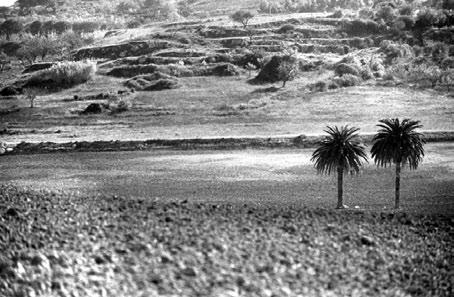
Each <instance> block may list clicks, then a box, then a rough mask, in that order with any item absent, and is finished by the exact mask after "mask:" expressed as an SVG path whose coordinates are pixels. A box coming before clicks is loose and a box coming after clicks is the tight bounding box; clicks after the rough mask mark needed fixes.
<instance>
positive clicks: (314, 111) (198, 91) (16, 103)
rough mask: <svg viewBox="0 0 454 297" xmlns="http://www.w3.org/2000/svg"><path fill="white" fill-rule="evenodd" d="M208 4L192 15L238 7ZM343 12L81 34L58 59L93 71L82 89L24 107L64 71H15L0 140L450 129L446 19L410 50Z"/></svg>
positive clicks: (8, 79)
mask: <svg viewBox="0 0 454 297" xmlns="http://www.w3.org/2000/svg"><path fill="white" fill-rule="evenodd" d="M237 2H241V3H243V4H244V5H250V4H252V1H251V2H247V1H237ZM87 3H91V4H96V1H93V2H87ZM112 3H113V2H112ZM212 3H214V2H210V1H198V2H196V3H194V4H193V5H194V7H199V8H200V10H206V11H211V9H214V8H216V9H218V8H219V9H229V7H231V8H234V7H236V6H235V5H236V4H235V3H236V2H235V1H229V2H228V3H227V2H225V3H224V2H223V3H224V5H223V6H218V5H211V4H212ZM87 5H88V4H87ZM344 14H345V15H330V14H329V13H324V12H318V13H281V14H272V15H268V14H258V15H256V16H255V17H254V18H253V19H252V20H251V21H250V23H249V25H248V27H247V28H246V29H244V28H242V26H241V25H239V24H238V23H234V22H233V21H232V20H231V19H230V18H229V16H228V15H220V16H215V17H210V18H202V19H193V20H179V21H173V22H171V21H161V22H151V23H147V24H145V25H141V26H138V27H137V28H118V29H104V30H103V29H98V30H97V31H95V32H94V33H81V35H80V36H82V38H88V39H90V43H89V44H88V45H87V46H85V47H82V48H75V49H74V50H72V51H70V52H68V54H65V55H64V56H62V57H60V58H59V59H61V60H75V61H76V62H75V64H74V63H73V64H70V65H79V64H77V63H80V65H86V64H84V63H86V62H84V61H85V60H87V59H88V60H90V61H92V62H89V63H88V64H90V65H92V64H93V65H94V64H96V72H94V73H93V76H89V77H87V79H88V81H87V82H82V83H77V85H71V86H70V87H65V88H62V87H58V88H57V89H55V90H51V91H50V92H42V91H40V92H37V93H36V94H35V95H33V96H37V97H36V100H35V101H34V108H29V107H28V105H29V104H30V103H29V102H27V99H26V98H27V97H26V95H27V94H25V93H24V92H26V91H27V89H28V88H29V87H27V85H26V84H27V83H29V84H30V85H29V86H31V87H32V88H31V89H32V91H33V92H36V91H37V89H39V88H40V86H42V85H43V84H44V85H46V84H47V88H49V87H50V83H51V81H49V80H45V81H42V80H40V79H39V77H40V76H42V74H43V73H45V71H47V70H46V69H43V68H49V67H54V68H55V67H57V66H58V65H60V64H58V63H57V64H56V65H54V64H55V63H54V62H52V61H50V63H47V64H37V65H33V66H29V67H27V68H26V69H25V70H24V68H22V66H20V64H18V66H17V67H16V68H13V69H12V70H14V71H6V72H3V73H2V74H1V75H2V77H4V79H2V81H1V83H2V85H3V86H8V88H10V89H8V88H7V89H4V90H5V94H6V93H7V92H12V95H11V96H9V95H6V96H4V97H2V99H1V100H0V108H1V114H2V121H1V122H0V131H1V133H2V138H3V139H4V141H6V142H8V143H18V142H20V141H35V142H36V141H49V140H50V141H57V142H68V141H79V140H90V141H93V140H120V139H123V140H134V139H137V140H143V139H150V138H188V137H189V138H197V137H224V136H254V135H259V136H269V135H288V134H292V135H299V134H320V133H322V131H323V129H324V127H325V126H326V125H328V124H330V125H333V124H335V125H343V124H350V125H355V126H357V127H359V128H361V129H362V131H363V132H364V133H372V132H374V131H375V129H376V128H375V125H376V123H377V121H378V120H380V119H382V118H387V117H409V118H416V119H419V120H421V121H422V122H423V124H424V127H425V129H426V130H429V131H446V130H448V131H449V130H454V119H453V117H452V114H453V112H454V105H453V104H452V98H453V97H452V90H453V88H452V75H453V71H452V67H453V66H452V65H453V63H451V62H450V61H451V60H452V58H451V57H450V56H449V55H452V53H453V51H451V50H450V49H449V47H448V45H446V44H445V43H443V42H444V41H445V40H447V39H449V38H451V37H450V36H453V35H451V34H449V33H450V30H452V28H451V27H449V23H448V21H446V22H447V24H448V25H447V26H445V27H440V28H433V29H430V28H429V29H428V31H427V32H426V33H425V35H424V39H425V43H426V45H425V46H418V45H417V44H415V45H413V46H410V45H409V44H406V43H403V42H401V41H399V39H398V38H403V37H405V36H406V37H405V38H408V40H409V41H408V42H410V41H411V38H413V37H412V34H415V33H413V32H412V31H411V30H413V29H411V28H408V29H405V31H403V32H404V33H405V36H403V35H402V36H395V34H396V32H395V31H393V30H392V28H391V27H389V26H385V25H382V24H380V23H379V22H376V21H373V20H367V19H357V18H355V15H354V14H352V12H349V11H346V12H344ZM65 34H66V33H65ZM71 34H72V33H71ZM80 36H79V37H77V36H74V35H69V38H75V37H77V38H81V37H80ZM51 38H54V37H52V36H51ZM55 38H57V39H58V38H59V37H58V35H57V36H56V37H55ZM413 39H414V38H413ZM411 42H415V41H414V40H413V41H411ZM6 44H7V43H6ZM285 55H287V56H290V57H291V59H292V61H295V63H294V67H295V70H296V71H297V73H298V74H297V75H296V76H295V77H291V78H290V79H289V80H290V81H289V82H288V83H286V84H285V87H282V85H283V81H282V79H281V78H279V77H277V76H276V73H277V71H278V69H279V67H278V66H279V63H281V62H279V61H280V60H279V58H276V57H275V58H273V56H285ZM49 59H51V57H49ZM273 59H274V60H273ZM276 59H277V60H276ZM47 61H48V62H49V60H47ZM272 61H274V62H273V63H275V64H274V66H273V63H271V62H272ZM71 63H72V62H71ZM276 63H277V64H276ZM450 63H451V64H450ZM88 64H87V65H88ZM268 64H269V66H266V65H268ZM62 65H65V64H64V63H63V64H62ZM395 65H403V66H404V67H399V66H397V67H396V66H395ZM65 67H66V66H65ZM68 67H69V66H68ZM71 67H72V66H71ZM74 67H76V66H74ZM77 67H78V66H77ZM81 67H86V66H81ZM89 67H91V66H89ZM267 67H268V68H267ZM273 67H274V68H273ZM296 68H297V69H296ZM39 69H41V70H39ZM51 69H53V68H51ZM21 72H24V73H21ZM32 77H33V78H34V80H35V82H33V84H34V85H33V84H31V82H30V79H31V78H32ZM263 78H265V79H264V80H263ZM270 78H272V79H271V80H270ZM293 78H294V80H293V81H292V80H291V79H293ZM27 81H28V82H27ZM54 84H55V83H54ZM2 92H3V91H2ZM24 96H25V97H24ZM33 96H32V97H33ZM33 98H34V97H33Z"/></svg>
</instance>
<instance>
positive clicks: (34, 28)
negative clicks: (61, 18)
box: [28, 21, 43, 35]
mask: <svg viewBox="0 0 454 297" xmlns="http://www.w3.org/2000/svg"><path fill="white" fill-rule="evenodd" d="M42 26H43V23H41V21H34V22H32V23H31V24H30V25H28V31H29V32H30V33H31V34H33V35H38V34H40V33H41V30H42Z"/></svg>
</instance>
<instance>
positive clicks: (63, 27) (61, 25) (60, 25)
mask: <svg viewBox="0 0 454 297" xmlns="http://www.w3.org/2000/svg"><path fill="white" fill-rule="evenodd" d="M70 28H71V25H70V24H69V23H67V22H65V21H59V22H56V23H55V24H54V26H53V31H54V32H55V33H57V34H62V33H63V32H65V31H68V30H69V29H70Z"/></svg>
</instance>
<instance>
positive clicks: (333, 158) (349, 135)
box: [311, 126, 367, 174]
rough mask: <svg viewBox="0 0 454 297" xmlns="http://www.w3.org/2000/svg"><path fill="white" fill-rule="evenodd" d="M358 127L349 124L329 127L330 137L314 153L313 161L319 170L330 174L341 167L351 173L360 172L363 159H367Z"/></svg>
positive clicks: (327, 131)
mask: <svg viewBox="0 0 454 297" xmlns="http://www.w3.org/2000/svg"><path fill="white" fill-rule="evenodd" d="M358 130H359V129H358V128H350V127H348V126H344V127H341V128H340V129H339V128H338V127H337V126H336V127H334V128H333V127H329V126H328V127H327V130H325V132H326V133H328V137H327V138H326V139H325V140H324V141H322V142H321V144H320V146H319V147H318V148H317V149H316V150H315V152H314V153H313V155H312V159H311V161H313V162H315V168H316V169H317V171H318V172H321V173H327V174H330V173H331V172H332V171H336V170H339V169H341V170H342V171H348V172H350V173H351V174H353V173H358V172H359V169H360V167H361V165H362V163H361V159H364V160H365V161H367V155H366V153H365V149H364V146H362V145H361V143H360V141H359V138H358V134H357V133H356V132H357V131H358Z"/></svg>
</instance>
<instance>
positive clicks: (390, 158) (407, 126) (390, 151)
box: [371, 118, 425, 169]
mask: <svg viewBox="0 0 454 297" xmlns="http://www.w3.org/2000/svg"><path fill="white" fill-rule="evenodd" d="M377 127H379V128H380V129H379V130H378V131H377V134H375V136H374V138H373V140H372V142H373V145H372V149H371V155H372V158H373V159H374V162H375V164H377V165H378V166H383V167H386V166H387V165H391V164H394V163H398V162H400V163H402V164H409V166H410V168H411V169H416V168H417V167H418V165H419V163H421V161H422V159H423V157H424V148H423V145H424V143H425V140H424V136H423V134H421V133H419V132H417V131H415V130H416V129H419V128H422V127H423V126H422V125H421V123H420V122H419V121H414V120H411V119H404V120H402V121H400V120H399V119H397V118H396V119H383V120H380V121H379V124H378V125H377Z"/></svg>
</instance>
